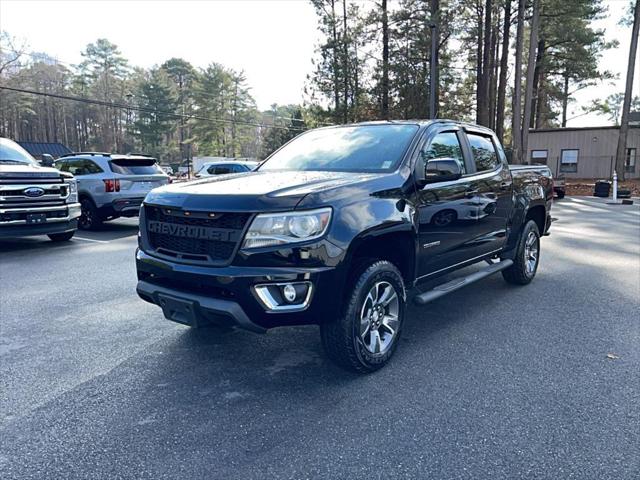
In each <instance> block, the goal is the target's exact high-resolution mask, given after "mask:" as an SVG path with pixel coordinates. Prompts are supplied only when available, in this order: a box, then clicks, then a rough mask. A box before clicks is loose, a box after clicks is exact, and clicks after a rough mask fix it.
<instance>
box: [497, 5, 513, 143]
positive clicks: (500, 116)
mask: <svg viewBox="0 0 640 480" xmlns="http://www.w3.org/2000/svg"><path fill="white" fill-rule="evenodd" d="M510 30H511V0H505V2H504V23H503V26H502V55H501V57H500V80H499V81H498V99H497V105H496V134H497V135H498V138H499V139H500V142H503V140H504V109H505V96H506V90H507V68H509V31H510Z"/></svg>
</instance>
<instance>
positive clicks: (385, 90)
mask: <svg viewBox="0 0 640 480" xmlns="http://www.w3.org/2000/svg"><path fill="white" fill-rule="evenodd" d="M381 87H382V108H381V110H380V116H381V117H382V118H383V119H384V120H388V119H389V18H388V14H387V0H382V85H381Z"/></svg>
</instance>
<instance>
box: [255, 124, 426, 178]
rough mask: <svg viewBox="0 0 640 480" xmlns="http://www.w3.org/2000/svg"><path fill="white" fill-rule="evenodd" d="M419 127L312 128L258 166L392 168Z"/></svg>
mask: <svg viewBox="0 0 640 480" xmlns="http://www.w3.org/2000/svg"><path fill="white" fill-rule="evenodd" d="M417 131H418V126H417V125H406V124H403V125H389V124H384V125H359V126H353V127H337V128H326V129H319V130H311V131H310V132H307V133H304V134H302V135H300V136H299V137H297V138H295V139H294V140H292V141H291V142H290V143H288V144H287V145H285V146H284V147H282V148H281V149H280V150H278V151H276V152H275V153H274V154H273V155H272V156H271V157H269V159H268V160H267V161H266V162H265V163H263V164H262V165H261V166H260V168H259V170H324V171H338V172H341V171H344V172H389V171H393V170H395V169H396V168H397V166H398V164H399V163H400V161H401V160H402V157H403V155H404V153H405V151H406V150H407V147H408V146H409V143H410V142H411V139H412V138H413V137H414V135H415V134H416V132H417Z"/></svg>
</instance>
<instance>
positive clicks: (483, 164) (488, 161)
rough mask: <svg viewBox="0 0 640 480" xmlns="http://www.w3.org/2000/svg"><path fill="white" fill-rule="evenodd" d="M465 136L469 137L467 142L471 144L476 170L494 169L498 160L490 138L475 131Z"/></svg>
mask: <svg viewBox="0 0 640 480" xmlns="http://www.w3.org/2000/svg"><path fill="white" fill-rule="evenodd" d="M467 138H469V144H470V145H471V152H472V154H473V161H474V162H475V164H476V170H477V171H478V172H484V171H487V170H494V169H495V168H496V167H497V166H498V164H499V163H500V162H499V161H498V154H497V153H496V147H495V145H494V144H493V141H492V140H491V138H490V137H485V136H484V135H478V134H475V133H467Z"/></svg>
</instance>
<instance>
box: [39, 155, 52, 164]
mask: <svg viewBox="0 0 640 480" xmlns="http://www.w3.org/2000/svg"><path fill="white" fill-rule="evenodd" d="M53 161H54V160H53V157H52V156H51V155H49V154H48V153H43V154H42V161H41V162H40V163H41V164H42V166H43V167H53Z"/></svg>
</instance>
